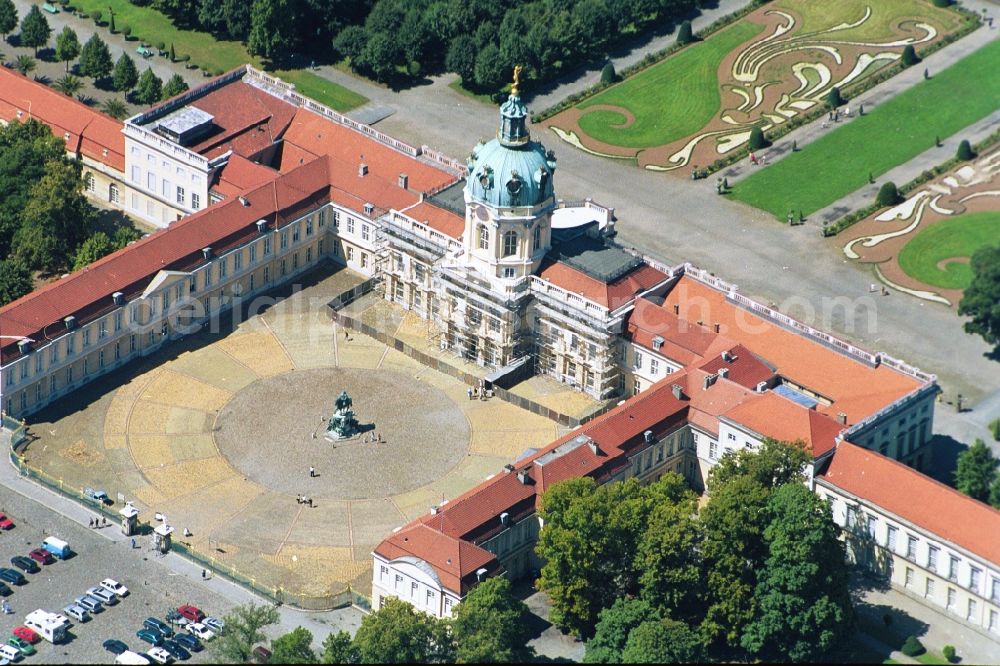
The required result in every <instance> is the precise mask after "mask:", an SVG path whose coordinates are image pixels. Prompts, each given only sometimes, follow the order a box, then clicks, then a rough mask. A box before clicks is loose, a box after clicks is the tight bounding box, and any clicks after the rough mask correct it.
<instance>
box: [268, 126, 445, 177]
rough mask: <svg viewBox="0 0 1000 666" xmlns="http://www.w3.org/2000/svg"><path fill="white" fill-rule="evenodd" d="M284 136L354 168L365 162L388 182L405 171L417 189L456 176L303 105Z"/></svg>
mask: <svg viewBox="0 0 1000 666" xmlns="http://www.w3.org/2000/svg"><path fill="white" fill-rule="evenodd" d="M284 140H285V143H286V144H292V145H294V146H296V147H297V148H299V149H301V150H305V151H307V152H310V153H312V154H314V155H330V156H332V157H333V158H334V159H336V160H337V161H340V162H343V163H344V164H346V165H348V166H349V167H350V169H353V170H354V171H355V172H357V170H358V167H359V166H360V165H361V163H362V162H363V163H364V164H366V165H367V166H368V172H369V174H374V175H377V176H379V177H381V178H383V179H385V180H389V181H392V182H397V180H398V178H399V175H400V174H403V173H405V174H406V175H407V177H408V179H409V187H410V188H411V189H413V190H416V191H418V192H430V191H432V190H437V189H439V188H441V187H444V186H446V185H449V184H451V183H454V182H456V181H457V180H459V178H458V176H455V175H453V174H450V173H448V172H446V171H444V170H443V169H438V168H436V167H434V166H432V165H430V164H428V163H426V162H423V161H421V160H418V159H417V158H415V157H410V156H409V155H406V154H405V153H402V152H400V151H398V150H395V149H394V148H391V147H389V146H386V145H384V144H381V143H378V142H377V141H373V140H372V139H370V138H369V137H367V136H365V135H364V134H362V133H361V132H359V131H356V130H353V129H351V128H349V127H345V126H344V125H339V124H337V123H335V122H332V121H330V120H328V119H327V118H324V117H323V116H321V115H319V114H317V113H314V112H312V111H309V110H307V109H297V110H296V112H295V116H294V117H293V118H292V122H291V124H290V125H289V127H288V130H287V131H286V132H285V134H284ZM362 156H363V157H362Z"/></svg>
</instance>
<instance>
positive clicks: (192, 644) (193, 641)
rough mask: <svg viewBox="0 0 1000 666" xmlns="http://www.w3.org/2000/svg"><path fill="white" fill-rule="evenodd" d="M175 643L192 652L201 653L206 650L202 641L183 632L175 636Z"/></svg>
mask: <svg viewBox="0 0 1000 666" xmlns="http://www.w3.org/2000/svg"><path fill="white" fill-rule="evenodd" d="M174 641H175V642H177V643H180V644H181V645H183V646H184V647H185V648H187V649H188V650H190V651H191V652H201V651H202V650H203V649H204V648H203V646H202V644H201V641H199V640H198V639H197V638H195V637H194V636H193V635H191V634H185V633H184V632H183V631H178V632H177V635H176V636H174Z"/></svg>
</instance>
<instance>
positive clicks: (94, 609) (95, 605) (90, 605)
mask: <svg viewBox="0 0 1000 666" xmlns="http://www.w3.org/2000/svg"><path fill="white" fill-rule="evenodd" d="M76 605H77V606H83V608H85V609H86V610H88V611H90V612H91V613H100V612H102V611H103V610H104V605H103V604H101V600H100V599H95V598H94V597H92V596H90V595H89V594H85V595H83V596H80V597H77V598H76Z"/></svg>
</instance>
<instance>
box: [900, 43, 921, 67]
mask: <svg viewBox="0 0 1000 666" xmlns="http://www.w3.org/2000/svg"><path fill="white" fill-rule="evenodd" d="M902 60H903V66H904V67H912V66H913V65H916V64H917V63H918V62H920V56H918V55H917V52H916V50H915V49H914V48H913V45H912V44H907V45H906V48H905V49H903V57H902Z"/></svg>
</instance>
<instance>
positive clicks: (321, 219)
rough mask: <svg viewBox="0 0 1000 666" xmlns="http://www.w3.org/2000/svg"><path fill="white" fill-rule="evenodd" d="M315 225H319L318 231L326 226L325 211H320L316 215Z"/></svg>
mask: <svg viewBox="0 0 1000 666" xmlns="http://www.w3.org/2000/svg"><path fill="white" fill-rule="evenodd" d="M316 224H317V225H319V228H320V229H322V228H323V227H324V226H326V211H325V210H321V211H320V212H319V213H317V214H316Z"/></svg>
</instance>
